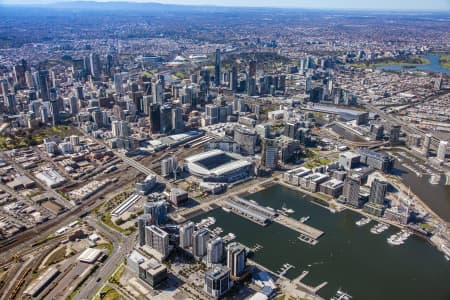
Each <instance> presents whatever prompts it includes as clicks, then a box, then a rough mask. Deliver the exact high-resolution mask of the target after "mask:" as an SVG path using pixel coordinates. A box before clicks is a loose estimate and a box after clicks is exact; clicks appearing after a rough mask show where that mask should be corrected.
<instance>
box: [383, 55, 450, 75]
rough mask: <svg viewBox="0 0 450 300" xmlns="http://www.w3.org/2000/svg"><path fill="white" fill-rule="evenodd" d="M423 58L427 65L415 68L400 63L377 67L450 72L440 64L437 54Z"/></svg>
mask: <svg viewBox="0 0 450 300" xmlns="http://www.w3.org/2000/svg"><path fill="white" fill-rule="evenodd" d="M424 58H426V59H428V60H429V61H430V63H429V64H427V65H418V66H415V68H405V67H404V66H400V65H386V66H378V67H377V69H379V70H385V71H404V70H407V71H409V70H420V71H425V72H433V73H444V74H450V70H449V69H447V68H445V67H444V66H442V65H441V64H440V62H439V56H437V55H431V54H430V55H426V56H424Z"/></svg>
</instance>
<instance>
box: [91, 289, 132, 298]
mask: <svg viewBox="0 0 450 300" xmlns="http://www.w3.org/2000/svg"><path fill="white" fill-rule="evenodd" d="M100 295H101V297H100ZM100 299H101V300H122V299H125V298H124V297H122V296H121V295H120V294H119V292H118V291H117V290H115V289H114V288H112V287H110V286H104V287H102V289H101V290H100V291H99V292H98V293H97V294H96V295H95V296H94V297H93V298H92V300H100Z"/></svg>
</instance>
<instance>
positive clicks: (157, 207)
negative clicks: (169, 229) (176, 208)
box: [144, 201, 167, 225]
mask: <svg viewBox="0 0 450 300" xmlns="http://www.w3.org/2000/svg"><path fill="white" fill-rule="evenodd" d="M144 214H148V215H150V216H151V224H152V225H161V224H164V223H165V222H166V220H167V203H166V201H156V202H150V201H149V202H146V203H145V204H144Z"/></svg>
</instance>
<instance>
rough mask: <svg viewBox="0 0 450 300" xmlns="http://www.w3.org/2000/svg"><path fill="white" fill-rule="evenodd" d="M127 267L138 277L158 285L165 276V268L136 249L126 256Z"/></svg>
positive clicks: (149, 283)
mask: <svg viewBox="0 0 450 300" xmlns="http://www.w3.org/2000/svg"><path fill="white" fill-rule="evenodd" d="M126 266H127V268H128V269H129V270H130V271H131V272H133V273H134V274H136V275H138V277H139V279H141V280H142V281H144V282H145V283H147V284H148V285H150V286H151V287H156V286H158V285H159V284H160V283H161V282H163V281H164V280H166V278H167V268H166V266H164V265H163V264H161V263H159V262H158V261H156V260H155V259H148V258H146V257H145V256H143V255H141V254H140V253H139V252H137V251H133V252H131V253H130V255H129V256H128V257H127V264H126Z"/></svg>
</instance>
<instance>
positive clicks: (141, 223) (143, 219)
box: [138, 213, 152, 246]
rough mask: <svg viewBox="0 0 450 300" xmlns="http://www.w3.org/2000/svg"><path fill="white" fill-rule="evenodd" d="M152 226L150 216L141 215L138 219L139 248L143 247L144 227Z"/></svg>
mask: <svg viewBox="0 0 450 300" xmlns="http://www.w3.org/2000/svg"><path fill="white" fill-rule="evenodd" d="M150 225H152V216H151V215H150V214H146V213H144V214H142V215H140V216H139V217H138V242H139V246H144V245H145V227H147V226H150Z"/></svg>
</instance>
